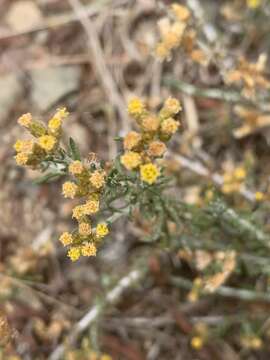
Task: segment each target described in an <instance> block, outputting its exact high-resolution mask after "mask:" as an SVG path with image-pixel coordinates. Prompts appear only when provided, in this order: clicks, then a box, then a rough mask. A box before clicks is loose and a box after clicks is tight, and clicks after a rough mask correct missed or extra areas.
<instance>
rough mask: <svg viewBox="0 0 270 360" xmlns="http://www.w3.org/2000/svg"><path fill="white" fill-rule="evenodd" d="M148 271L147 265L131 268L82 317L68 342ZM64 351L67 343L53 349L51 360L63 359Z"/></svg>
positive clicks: (76, 336) (70, 342)
mask: <svg viewBox="0 0 270 360" xmlns="http://www.w3.org/2000/svg"><path fill="white" fill-rule="evenodd" d="M146 273H147V270H146V267H140V269H135V270H131V271H130V273H128V274H127V275H126V276H125V277H123V278H122V279H121V280H120V281H119V282H118V283H117V285H116V286H115V287H114V288H113V289H112V290H111V291H109V292H108V293H107V294H106V295H105V296H104V300H103V301H101V302H100V303H98V304H97V305H95V306H93V307H92V308H90V309H89V311H88V312H87V313H86V314H85V316H84V317H82V319H81V320H80V321H79V322H78V323H77V324H76V325H75V326H74V327H73V329H72V331H71V332H70V334H69V335H68V337H67V341H66V344H72V343H73V342H74V341H76V339H77V338H78V335H79V334H81V333H82V332H83V331H85V330H86V329H87V328H88V327H89V326H90V325H91V324H92V323H93V322H94V321H96V320H97V318H98V317H99V316H100V315H101V314H102V312H103V311H104V309H105V308H106V307H107V306H108V305H112V304H114V303H116V302H117V301H118V300H119V299H120V297H121V296H122V294H123V292H124V291H125V290H126V289H127V288H129V287H131V286H133V285H134V284H136V283H137V282H138V281H139V280H141V279H142V278H144V276H145V275H146ZM64 352H65V345H64V344H61V345H59V346H58V347H57V348H56V349H55V350H54V351H53V353H52V354H51V355H50V357H49V360H59V359H61V358H62V356H63V354H64Z"/></svg>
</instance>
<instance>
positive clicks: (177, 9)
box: [171, 3, 190, 21]
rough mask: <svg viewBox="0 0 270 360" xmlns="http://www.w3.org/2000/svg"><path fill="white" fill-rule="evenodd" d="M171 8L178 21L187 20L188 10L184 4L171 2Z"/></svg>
mask: <svg viewBox="0 0 270 360" xmlns="http://www.w3.org/2000/svg"><path fill="white" fill-rule="evenodd" d="M171 9H172V12H173V14H174V15H175V17H176V18H177V19H178V20H180V21H187V20H188V19H189V17H190V11H189V9H188V8H187V7H186V6H184V5H180V4H177V3H173V4H172V5H171Z"/></svg>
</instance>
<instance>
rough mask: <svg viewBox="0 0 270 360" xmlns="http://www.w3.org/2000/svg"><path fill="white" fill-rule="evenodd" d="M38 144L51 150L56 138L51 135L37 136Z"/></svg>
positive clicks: (46, 149)
mask: <svg viewBox="0 0 270 360" xmlns="http://www.w3.org/2000/svg"><path fill="white" fill-rule="evenodd" d="M38 144H39V146H40V147H42V149H44V150H45V151H47V152H49V151H52V150H53V149H54V147H55V145H56V138H55V137H54V136H52V135H43V136H40V137H39V138H38Z"/></svg>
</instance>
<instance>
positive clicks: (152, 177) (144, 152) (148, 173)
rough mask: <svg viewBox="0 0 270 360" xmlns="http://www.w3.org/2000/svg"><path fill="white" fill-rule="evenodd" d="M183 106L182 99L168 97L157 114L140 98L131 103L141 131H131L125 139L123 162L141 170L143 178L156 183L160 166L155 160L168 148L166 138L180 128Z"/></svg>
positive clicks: (131, 109) (129, 166) (133, 114)
mask: <svg viewBox="0 0 270 360" xmlns="http://www.w3.org/2000/svg"><path fill="white" fill-rule="evenodd" d="M181 110H182V107H181V105H180V102H179V101H178V100H177V99H175V98H171V97H170V98H168V99H167V100H166V101H165V103H164V105H163V107H162V109H161V110H160V111H159V113H158V114H153V113H151V112H150V111H149V110H148V109H147V108H146V106H145V104H144V103H143V102H142V101H141V100H139V99H138V98H135V99H132V100H131V101H130V102H129V104H128V112H129V114H130V115H131V116H132V117H133V118H134V119H135V121H136V123H137V126H138V127H139V130H140V131H139V132H137V131H130V132H129V133H128V134H127V135H126V136H125V137H124V140H123V145H124V150H125V152H124V154H123V155H122V156H121V158H120V161H121V164H122V165H123V166H124V167H125V168H126V169H127V170H129V171H131V170H135V171H139V174H140V179H141V180H142V181H143V182H145V183H147V184H149V185H152V184H154V183H155V182H156V181H157V179H158V177H159V176H160V170H159V168H158V166H157V165H156V164H155V163H154V161H155V159H156V158H160V157H162V156H163V155H164V153H165V152H166V149H167V148H166V144H165V143H166V142H167V141H168V140H169V139H170V138H171V136H172V135H173V134H174V133H175V132H176V131H177V129H178V127H179V126H180V123H179V121H178V120H176V119H175V117H176V116H177V114H178V113H179V112H180V111H181Z"/></svg>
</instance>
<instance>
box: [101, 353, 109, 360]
mask: <svg viewBox="0 0 270 360" xmlns="http://www.w3.org/2000/svg"><path fill="white" fill-rule="evenodd" d="M100 360H112V357H111V356H110V355H107V354H103V355H101V357H100Z"/></svg>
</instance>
